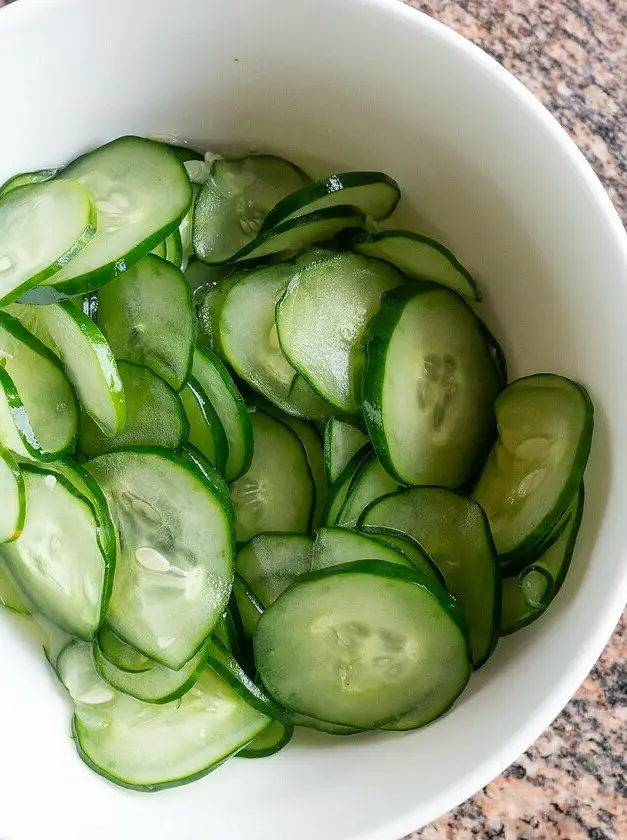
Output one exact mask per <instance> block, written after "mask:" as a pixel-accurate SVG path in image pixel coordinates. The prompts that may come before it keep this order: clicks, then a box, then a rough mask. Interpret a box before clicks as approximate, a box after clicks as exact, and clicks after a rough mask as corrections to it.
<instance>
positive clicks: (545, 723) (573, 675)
mask: <svg viewBox="0 0 627 840" xmlns="http://www.w3.org/2000/svg"><path fill="white" fill-rule="evenodd" d="M342 2H350V3H353V4H354V5H356V6H364V7H370V8H372V9H376V10H378V11H379V12H380V13H381V14H382V15H386V16H389V17H395V18H397V19H398V20H399V21H401V22H402V23H403V24H404V25H407V26H413V27H415V28H416V29H422V30H423V31H426V32H427V33H428V34H429V35H430V36H431V37H432V38H433V39H434V40H437V41H439V42H441V43H443V44H444V45H446V46H447V47H449V48H451V49H453V50H455V51H457V52H459V53H461V54H462V55H463V54H465V55H466V56H467V58H468V59H469V60H470V61H472V62H473V64H474V66H475V67H476V68H477V70H478V71H480V72H482V73H483V74H484V75H485V76H489V77H491V79H492V83H494V84H496V85H498V86H500V88H501V89H502V91H504V92H505V93H507V94H508V95H509V96H510V98H512V99H513V100H516V102H517V106H518V107H519V108H521V109H523V110H524V111H526V112H527V114H528V115H529V116H530V117H531V118H532V120H533V121H534V122H535V123H536V125H538V126H539V127H540V128H542V129H543V131H544V133H545V135H546V136H547V138H548V139H549V141H550V142H553V143H555V144H556V145H557V146H559V148H560V151H561V153H562V154H563V155H564V156H565V157H566V158H567V159H568V160H569V161H570V164H571V166H572V168H573V174H574V175H575V176H576V177H577V178H578V179H579V181H580V182H581V184H582V185H583V186H584V187H585V189H586V191H587V193H588V195H589V196H590V199H591V201H592V202H593V204H594V205H595V207H596V209H597V210H598V212H599V214H600V218H601V220H602V222H603V224H604V226H605V227H606V229H607V231H608V233H609V235H610V236H611V239H612V241H613V242H614V244H615V246H616V250H617V253H618V254H619V255H620V256H621V257H622V261H623V262H624V264H625V275H626V277H627V231H626V230H625V228H624V227H623V223H622V221H621V219H620V216H619V214H618V211H617V209H616V207H615V206H614V204H613V203H612V201H611V199H610V197H609V195H608V193H607V192H606V190H605V188H604V187H603V185H602V184H601V181H600V180H599V178H598V176H597V175H596V173H595V172H594V170H593V168H592V166H591V165H590V163H589V162H588V161H587V159H586V158H585V156H584V154H583V152H582V151H581V150H580V149H579V148H578V146H577V145H576V143H575V142H574V140H573V139H572V138H571V137H570V136H569V134H568V133H567V132H566V130H565V129H564V128H563V127H562V126H561V125H560V123H559V122H558V121H557V119H556V118H555V117H554V116H553V115H552V114H551V112H550V111H549V110H548V109H547V108H546V106H545V105H543V104H542V103H541V102H540V100H539V99H538V98H537V97H536V96H535V95H534V94H533V93H532V92H531V91H530V90H529V89H528V88H527V87H525V85H524V84H523V83H522V82H521V81H520V80H519V79H517V78H516V76H514V75H513V73H511V72H510V71H509V70H507V69H506V68H505V67H504V66H503V65H501V64H499V62H498V61H496V60H495V59H494V58H492V57H491V56H490V55H489V54H488V53H487V52H485V51H484V50H483V49H482V48H481V47H479V46H478V45H477V44H475V43H473V42H472V41H471V40H469V39H468V38H466V37H465V36H463V35H461V34H460V33H459V32H456V31H455V30H454V29H452V28H451V27H449V26H448V25H447V24H445V23H442V22H441V21H439V20H436V19H435V18H433V17H431V16H430V15H428V14H426V13H425V12H422V11H421V10H419V9H416V8H415V7H413V6H410V5H409V0H342ZM41 10H42V5H41V2H40V0H20V2H19V3H9V5H8V6H6V7H2V11H1V19H2V21H3V23H2V25H3V26H11V25H13V26H15V28H16V30H17V29H18V28H21V27H22V26H23V25H25V24H27V21H28V19H29V15H35V14H38V13H39V12H40V11H41ZM48 11H51V10H50V8H48ZM622 561H623V567H624V568H623V574H622V579H621V581H620V585H619V586H617V587H616V588H615V589H614V590H613V592H611V593H608V598H607V605H606V609H605V610H604V612H603V614H602V615H600V616H597V618H596V620H595V627H594V630H593V631H592V632H591V633H590V635H589V637H588V639H587V641H586V645H585V647H583V648H581V649H580V650H579V651H578V652H577V657H576V659H575V660H574V661H573V663H572V664H571V666H570V667H569V668H568V670H566V671H565V672H563V673H562V674H561V675H559V677H558V678H557V679H556V682H555V684H554V686H553V688H552V690H551V692H550V694H549V695H548V696H547V697H546V699H545V700H544V701H543V702H542V703H541V704H540V705H538V707H537V708H536V709H535V711H534V713H533V714H532V715H531V716H530V717H529V718H527V720H526V721H525V722H524V723H523V724H522V725H521V726H520V728H519V730H518V731H517V733H516V735H515V736H514V737H512V738H510V739H509V740H508V741H506V742H504V744H503V745H502V747H500V748H499V750H498V751H497V752H495V753H494V754H493V755H491V756H490V757H489V758H487V759H485V760H484V761H483V762H481V763H480V764H478V765H477V766H476V767H475V768H474V770H473V772H472V773H468V774H466V775H465V776H464V777H462V778H461V779H459V780H458V781H457V782H456V783H455V784H453V785H450V786H449V787H448V788H447V789H446V790H445V791H443V792H442V793H441V794H439V795H438V796H436V797H435V798H434V799H433V800H432V801H431V802H430V803H429V805H428V806H426V807H425V806H424V805H423V806H421V807H420V809H416V810H413V809H412V810H409V811H406V812H404V813H403V814H401V815H399V816H398V817H395V818H394V819H392V820H389V821H387V822H386V823H385V824H383V825H379V826H378V827H376V828H374V829H372V830H370V831H367V832H366V833H362V834H360V835H359V836H357V835H355V836H354V838H353V840H398V838H401V837H404V836H405V835H407V834H410V833H411V832H413V831H417V830H419V829H420V828H422V827H424V826H426V825H428V824H430V823H432V822H433V821H435V820H437V819H438V818H439V817H441V816H443V815H445V814H446V813H448V812H449V811H451V810H453V809H455V808H456V807H457V806H458V805H460V804H461V803H463V802H465V801H466V800H467V799H469V798H471V797H472V796H473V795H474V794H475V793H477V792H478V791H479V790H480V789H481V788H483V787H484V786H485V785H487V784H489V783H490V782H491V781H493V780H494V779H495V778H497V777H498V776H499V775H500V774H501V773H502V772H503V771H504V770H505V769H506V768H507V767H509V766H510V765H511V764H512V763H513V762H514V761H515V760H516V759H517V758H518V757H519V756H520V755H521V754H522V753H524V752H525V750H526V749H527V748H528V747H529V746H530V745H531V744H532V743H533V742H534V741H535V740H536V739H537V738H538V737H539V736H540V735H541V734H542V732H544V731H545V730H546V729H547V728H548V727H549V726H550V725H551V723H552V722H553V720H554V719H555V718H556V717H557V716H558V715H559V713H560V712H561V711H562V709H563V708H564V707H565V706H566V705H567V703H568V702H569V700H570V699H571V698H572V696H573V695H574V694H575V692H576V691H577V689H578V687H579V686H580V685H581V683H582V682H583V681H584V679H585V678H586V676H587V675H588V674H589V672H590V671H591V670H592V668H593V667H594V665H595V663H596V661H597V660H598V658H599V656H600V655H601V653H602V651H603V649H604V647H605V645H606V644H607V642H608V641H609V639H610V637H611V636H612V633H613V631H614V629H615V628H616V625H617V623H618V621H619V620H620V618H621V615H622V613H623V610H624V608H625V606H626V604H627V552H626V553H625V554H624V555H623V558H622Z"/></svg>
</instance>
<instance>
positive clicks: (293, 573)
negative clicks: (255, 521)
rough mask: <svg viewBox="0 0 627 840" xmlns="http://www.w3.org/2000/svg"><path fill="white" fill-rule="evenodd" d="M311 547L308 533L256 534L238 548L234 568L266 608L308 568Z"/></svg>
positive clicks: (310, 561)
mask: <svg viewBox="0 0 627 840" xmlns="http://www.w3.org/2000/svg"><path fill="white" fill-rule="evenodd" d="M312 546H313V538H312V537H310V536H309V535H308V534H281V533H270V534H257V536H256V537H253V538H252V540H250V542H247V543H246V545H244V546H242V547H241V548H240V550H239V551H238V553H237V557H236V558H235V570H236V571H237V572H238V573H239V574H240V575H241V576H242V577H243V578H244V580H245V581H246V583H247V584H248V585H249V586H250V588H251V589H252V591H253V592H254V593H255V595H256V596H257V598H259V600H260V601H261V603H262V604H263V605H264V607H268V606H270V604H272V603H274V601H276V599H277V598H278V597H279V595H280V594H281V593H282V592H283V591H284V590H285V589H287V587H288V586H290V585H291V584H292V583H293V582H294V581H295V580H296V579H297V578H299V577H300V576H301V575H305V574H308V573H309V571H311V563H312Z"/></svg>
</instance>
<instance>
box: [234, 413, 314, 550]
mask: <svg viewBox="0 0 627 840" xmlns="http://www.w3.org/2000/svg"><path fill="white" fill-rule="evenodd" d="M252 426H253V438H254V454H253V460H252V463H251V465H250V469H249V470H248V472H247V473H246V474H245V475H243V476H242V477H241V478H239V479H238V480H237V481H235V482H234V483H233V484H232V485H231V498H232V500H233V507H234V509H235V524H236V535H237V540H238V542H247V541H248V540H250V539H252V537H254V536H255V535H256V534H260V533H262V532H263V531H294V532H296V533H302V532H304V531H307V530H309V526H310V524H311V517H312V515H313V509H314V505H315V491H314V484H313V478H312V475H311V471H310V469H309V465H308V464H307V456H306V454H305V449H304V447H303V445H302V443H301V442H300V440H299V438H298V436H297V435H296V434H295V432H293V431H292V430H291V429H290V428H288V427H287V426H286V425H284V424H283V423H281V422H280V421H279V420H277V419H276V418H274V417H270V416H269V415H268V414H266V413H265V412H263V411H256V412H255V413H254V414H253V415H252Z"/></svg>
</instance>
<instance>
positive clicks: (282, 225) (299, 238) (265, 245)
mask: <svg viewBox="0 0 627 840" xmlns="http://www.w3.org/2000/svg"><path fill="white" fill-rule="evenodd" d="M363 222H364V216H363V213H361V212H360V211H359V210H358V209H357V208H356V207H351V206H350V205H348V204H347V205H343V204H342V205H338V206H337V207H326V208H323V209H321V210H314V211H313V212H311V213H304V214H303V215H302V216H295V217H294V218H291V219H286V220H285V221H284V222H279V224H277V225H276V226H274V227H272V228H269V229H267V230H265V231H262V232H260V233H259V234H258V235H257V236H256V237H255V238H254V239H253V240H252V241H251V242H249V244H248V245H245V246H244V247H243V248H242V249H241V250H239V251H238V252H237V253H236V254H234V255H233V256H232V257H231V258H230V259H229V262H231V263H233V262H239V261H240V260H258V259H261V258H262V257H268V256H271V255H272V254H282V253H293V252H295V251H304V250H306V249H307V248H310V247H311V246H312V245H314V244H315V243H316V242H326V241H327V240H329V239H333V237H334V236H337V234H338V233H340V232H341V231H343V230H345V229H346V228H353V227H359V226H360V225H362V224H363Z"/></svg>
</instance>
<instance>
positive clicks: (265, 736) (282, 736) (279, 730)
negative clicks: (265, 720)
mask: <svg viewBox="0 0 627 840" xmlns="http://www.w3.org/2000/svg"><path fill="white" fill-rule="evenodd" d="M293 734H294V727H293V726H289V725H288V724H285V723H281V722H280V721H278V720H275V721H273V722H272V723H271V724H270V726H269V727H268V728H267V729H266V730H265V731H264V732H262V733H261V735H257V737H256V738H255V740H254V741H251V742H250V744H249V745H248V746H247V747H244V749H243V750H240V751H239V752H238V754H237V755H238V757H239V758H267V757H268V756H270V755H274V754H275V753H278V752H280V751H281V750H282V749H283V747H286V746H287V745H288V744H289V742H290V741H291V740H292V735H293Z"/></svg>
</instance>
